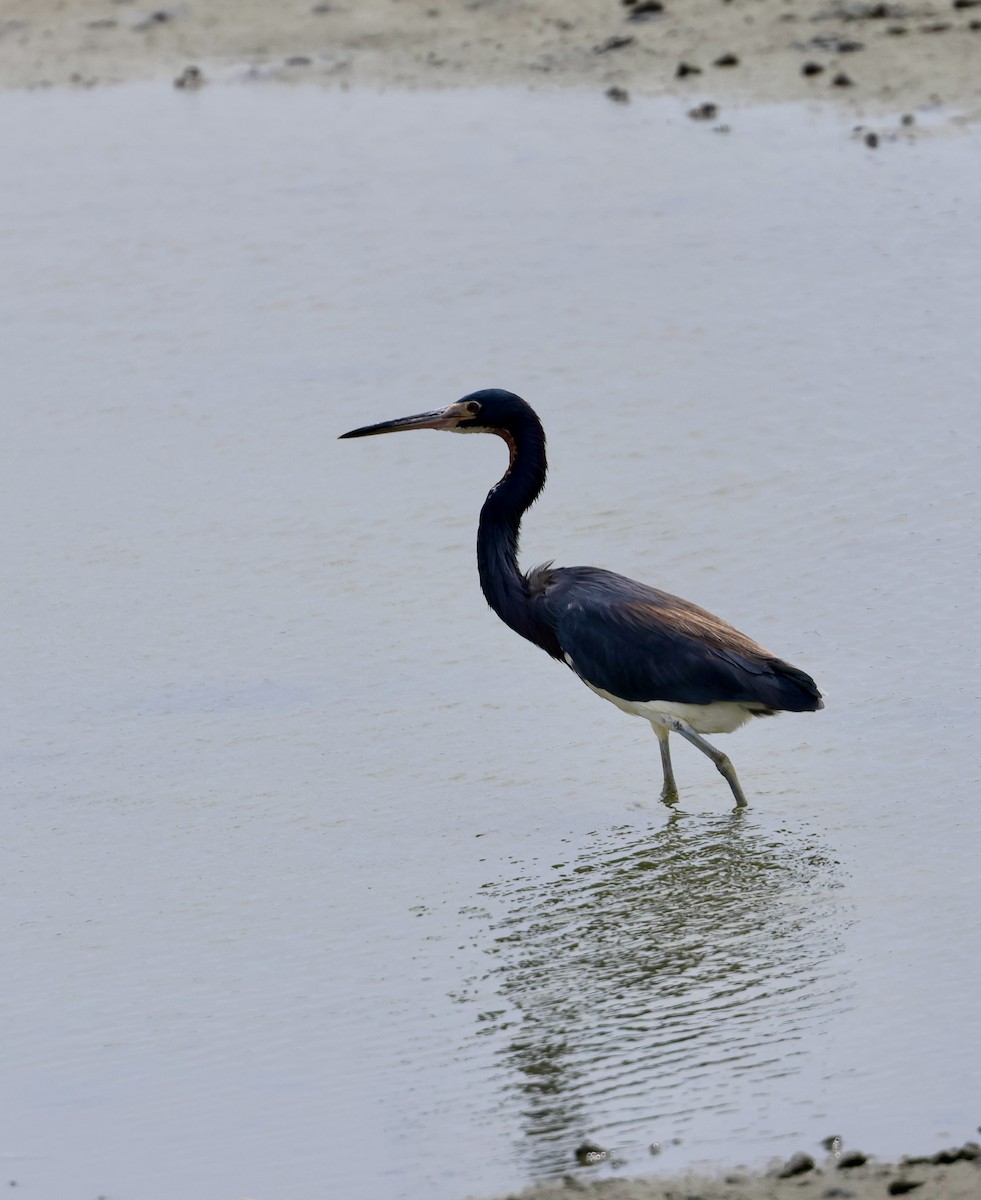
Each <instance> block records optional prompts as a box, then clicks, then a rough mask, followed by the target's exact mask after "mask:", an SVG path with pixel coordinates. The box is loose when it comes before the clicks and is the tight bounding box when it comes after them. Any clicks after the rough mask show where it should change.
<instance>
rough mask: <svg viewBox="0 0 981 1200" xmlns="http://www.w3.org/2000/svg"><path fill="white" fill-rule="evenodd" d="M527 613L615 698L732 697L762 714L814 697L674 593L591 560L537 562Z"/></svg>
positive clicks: (772, 659)
mask: <svg viewBox="0 0 981 1200" xmlns="http://www.w3.org/2000/svg"><path fill="white" fill-rule="evenodd" d="M528 588H529V594H530V599H531V602H532V604H533V606H534V608H535V610H536V615H538V616H539V618H540V619H541V620H542V621H543V622H544V623H545V624H547V625H548V626H549V627H550V628H551V629H552V630H554V633H555V636H556V638H557V640H558V643H559V645H560V646H561V648H562V653H563V656H564V657H565V660H566V661H567V662H568V663H569V665H570V666H571V667H572V669H573V670H574V671H575V672H576V674H577V675H579V676H580V678H582V679H583V680H585V681H586V682H587V683H589V684H591V685H592V686H593V687H594V688H601V689H602V690H603V691H605V692H609V693H610V694H611V695H614V696H619V697H620V698H621V699H624V700H631V701H647V700H668V701H675V702H677V703H683V704H711V703H715V702H718V701H734V702H736V703H739V704H744V705H746V706H747V707H749V708H750V709H751V710H752V711H754V712H756V713H758V715H760V716H763V715H767V714H769V713H772V712H779V711H785V712H810V711H813V710H815V709H818V708H821V707H822V700H821V694H820V692H819V691H818V689H817V687H816V686H815V683H814V680H813V679H811V677H810V676H809V675H807V674H806V673H805V672H804V671H801V670H800V669H799V668H797V667H794V666H791V665H790V663H786V662H784V661H783V660H782V659H780V658H777V657H776V655H774V654H772V653H771V652H770V651H769V650H766V649H764V648H763V647H762V646H760V645H758V644H757V643H756V642H754V641H753V640H752V639H751V638H748V637H747V636H746V635H745V634H743V633H740V632H739V630H738V629H734V628H733V627H732V626H731V625H729V624H727V623H726V622H725V621H723V620H721V619H720V618H719V617H716V616H714V615H713V614H712V613H710V612H707V611H706V610H705V609H703V608H699V606H698V605H697V604H692V603H691V602H690V601H688V600H682V599H681V598H680V597H678V596H672V595H671V594H670V593H668V592H662V591H660V590H658V589H657V588H652V587H648V586H647V585H646V584H642V583H637V582H636V581H635V580H633V579H628V578H626V577H625V576H623V575H617V574H614V573H613V572H612V571H604V570H602V569H600V568H597V567H560V568H556V567H552V566H551V564H545V565H543V566H541V567H536V568H535V569H534V570H533V571H531V572H530V573H529V575H528Z"/></svg>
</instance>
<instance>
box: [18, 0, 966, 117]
mask: <svg viewBox="0 0 981 1200" xmlns="http://www.w3.org/2000/svg"><path fill="white" fill-rule="evenodd" d="M979 63H981V0H913V2H911V3H906V2H905V0H752V2H750V0H688V2H686V3H684V4H682V3H680V0H525V2H523V3H522V2H520V0H472V2H471V3H468V4H457V3H453V4H446V3H441V0H329V2H325V0H300V2H298V3H295V4H290V5H279V4H269V3H267V2H266V0H183V2H182V3H175V4H167V5H161V6H156V7H155V6H154V5H153V4H152V3H138V2H136V0H8V2H7V3H5V4H4V6H3V9H2V11H0V84H2V85H3V86H7V87H18V88H20V87H43V86H50V85H63V84H76V85H82V86H92V85H95V84H102V83H117V82H124V81H127V80H136V79H152V78H167V77H170V78H173V79H179V78H182V79H183V80H184V82H185V83H187V84H189V85H191V86H195V85H197V84H198V83H200V82H201V81H202V80H208V81H216V80H226V79H241V78H248V77H259V78H274V79H279V80H296V81H308V82H309V81H317V82H320V83H323V84H329V85H359V86H372V87H379V86H380V87H425V88H432V87H468V86H471V85H474V84H507V85H514V84H519V85H521V86H527V87H535V88H542V87H553V86H566V87H588V88H596V89H599V90H602V91H608V92H609V94H610V96H611V99H613V100H619V101H621V102H625V101H627V100H629V96H630V94H631V93H639V94H646V95H678V96H681V97H683V98H686V99H690V100H691V101H692V104H693V107H694V106H698V105H703V104H706V103H714V104H726V103H731V102H745V101H767V102H773V101H801V100H807V101H814V100H819V101H822V102H829V101H830V102H832V103H834V104H837V105H839V106H844V107H846V108H848V109H850V110H852V111H854V112H856V113H863V112H867V113H870V114H872V113H880V114H884V113H889V112H895V113H898V112H901V111H903V112H904V111H907V110H916V109H921V110H922V109H926V108H935V107H937V106H940V105H943V106H945V107H947V108H949V109H950V110H951V112H952V114H953V115H955V116H957V118H958V119H965V118H966V119H973V118H976V117H977V116H978V115H981V70H979V69H978V67H979ZM188 67H194V68H197V72H200V73H197V72H195V71H192V72H191V73H190V74H188V75H184V72H185V70H186V69H187V68H188Z"/></svg>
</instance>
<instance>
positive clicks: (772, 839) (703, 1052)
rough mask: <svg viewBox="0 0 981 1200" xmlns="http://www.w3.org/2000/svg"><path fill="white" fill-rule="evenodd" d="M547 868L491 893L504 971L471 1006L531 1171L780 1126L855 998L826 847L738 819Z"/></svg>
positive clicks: (474, 984)
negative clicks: (755, 1123)
mask: <svg viewBox="0 0 981 1200" xmlns="http://www.w3.org/2000/svg"><path fill="white" fill-rule="evenodd" d="M538 871H539V868H538V867H537V866H529V868H528V871H527V873H519V874H517V875H515V876H514V877H513V878H509V879H505V880H502V881H499V882H493V883H488V884H486V885H485V886H484V888H483V896H484V898H485V900H486V901H487V903H488V907H490V908H492V909H497V911H498V915H496V916H494V915H492V916H491V917H490V918H489V926H488V929H487V945H486V950H487V953H488V954H489V955H490V956H491V957H492V958H493V960H494V964H493V966H492V967H491V968H490V970H489V971H488V972H487V974H486V975H484V976H483V977H482V978H480V979H473V980H471V981H469V988H468V989H467V990H465V991H464V992H463V994H462V995H460V996H458V997H457V999H459V1000H460V1001H461V1002H468V1001H470V1000H473V999H476V996H477V995H478V994H479V995H480V997H481V1007H482V1009H483V1010H484V1011H482V1012H481V1014H480V1019H479V1022H478V1028H477V1029H476V1030H475V1032H474V1036H475V1037H476V1036H480V1037H481V1038H482V1039H485V1038H487V1037H488V1036H492V1037H494V1039H495V1042H496V1057H497V1060H498V1062H500V1063H502V1064H503V1065H504V1066H505V1070H504V1071H503V1073H502V1076H503V1079H504V1082H503V1085H502V1087H503V1094H502V1103H503V1104H504V1105H505V1106H507V1107H508V1108H513V1107H515V1106H516V1107H517V1111H518V1120H519V1123H520V1126H521V1128H522V1129H523V1130H524V1133H525V1135H526V1147H525V1150H526V1152H527V1154H528V1157H529V1160H530V1161H529V1169H530V1170H531V1172H532V1173H534V1174H536V1175H543V1174H551V1173H554V1172H557V1171H562V1170H565V1169H567V1168H568V1167H569V1166H570V1165H571V1164H572V1162H573V1158H572V1153H573V1150H574V1148H575V1145H576V1144H577V1142H578V1140H580V1139H581V1138H582V1137H584V1136H594V1137H600V1138H601V1139H602V1140H603V1141H604V1144H606V1145H610V1144H611V1143H612V1144H613V1145H615V1146H616V1147H617V1148H618V1149H619V1150H624V1149H626V1148H627V1147H630V1148H634V1149H635V1148H636V1144H637V1143H638V1140H639V1139H642V1140H643V1141H644V1142H645V1143H646V1142H650V1141H651V1140H654V1139H655V1138H656V1137H663V1136H664V1131H665V1130H670V1131H671V1133H672V1134H673V1135H677V1134H679V1133H681V1132H684V1133H685V1134H686V1135H689V1134H691V1133H692V1132H693V1130H695V1131H697V1128H698V1125H699V1122H701V1121H704V1120H705V1119H706V1118H710V1117H713V1116H717V1115H718V1114H731V1113H734V1112H736V1111H738V1110H740V1109H746V1108H747V1107H752V1108H753V1109H754V1110H755V1111H757V1112H759V1113H761V1114H766V1115H767V1116H769V1115H770V1114H769V1113H768V1112H767V1110H768V1108H772V1107H773V1106H774V1105H775V1104H776V1103H778V1102H777V1100H776V1093H778V1092H779V1090H780V1089H779V1081H780V1080H781V1079H785V1078H788V1077H792V1076H795V1075H797V1074H798V1073H799V1072H800V1071H801V1069H802V1067H803V1064H804V1063H805V1062H806V1061H807V1059H808V1058H809V1056H810V1054H811V1052H812V1048H813V1047H814V1045H815V1036H814V1035H815V1031H816V1029H818V1028H820V1027H821V1026H822V1025H823V1024H825V1023H826V1022H828V1021H830V1020H831V1018H832V1017H833V1015H834V1014H835V1012H836V1011H838V1010H839V1009H840V1006H841V1003H842V1001H843V997H844V986H843V984H842V983H841V981H840V979H839V978H838V975H837V972H836V969H835V964H834V956H835V954H836V951H837V949H838V948H839V937H840V930H841V928H842V924H843V921H842V915H841V912H840V904H839V903H838V900H837V897H836V892H837V890H838V873H837V867H836V864H835V863H834V862H833V861H832V860H831V859H830V858H829V857H828V856H827V854H825V852H824V851H823V849H822V848H821V847H820V846H818V845H816V844H815V843H814V842H813V841H812V840H809V839H808V837H807V836H806V835H801V834H789V833H780V834H777V835H774V834H773V833H767V834H763V833H761V832H760V831H759V830H757V829H755V828H753V826H752V825H751V824H750V823H749V822H748V821H747V820H746V819H745V817H744V815H741V814H735V815H725V816H720V817H718V818H707V819H700V820H699V821H697V822H696V821H693V820H680V821H675V822H671V823H669V824H668V825H667V826H665V827H663V828H659V829H652V830H650V831H649V832H647V833H645V834H644V835H643V836H638V835H637V830H636V828H634V827H630V828H628V829H620V830H613V831H608V832H607V833H605V834H604V835H602V836H601V835H596V836H594V838H593V840H592V841H591V843H590V844H589V845H588V846H586V847H584V848H583V849H581V850H580V851H579V852H578V853H577V854H576V856H575V858H574V859H572V860H571V861H569V862H567V863H563V864H558V865H557V866H556V867H555V868H554V869H553V874H552V875H551V876H549V877H547V878H542V877H541V876H540V875H539V874H538ZM490 988H493V989H494V990H495V991H496V992H497V996H498V997H499V1000H500V1003H495V1004H494V1006H493V1008H491V1007H490V1005H489V1004H488V1003H487V1000H488V990H489V989H490ZM748 1098H751V1104H747V1103H746V1102H747V1099H748ZM696 1136H697V1132H696Z"/></svg>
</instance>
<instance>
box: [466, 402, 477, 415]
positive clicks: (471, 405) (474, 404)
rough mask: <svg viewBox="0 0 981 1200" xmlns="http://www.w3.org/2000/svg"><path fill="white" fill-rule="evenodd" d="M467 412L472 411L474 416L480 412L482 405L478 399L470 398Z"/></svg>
mask: <svg viewBox="0 0 981 1200" xmlns="http://www.w3.org/2000/svg"><path fill="white" fill-rule="evenodd" d="M467 412H468V413H470V415H471V416H472V417H475V416H476V415H477V413H479V412H480V405H479V404H478V403H477V401H476V400H470V401H468V402H467Z"/></svg>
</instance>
